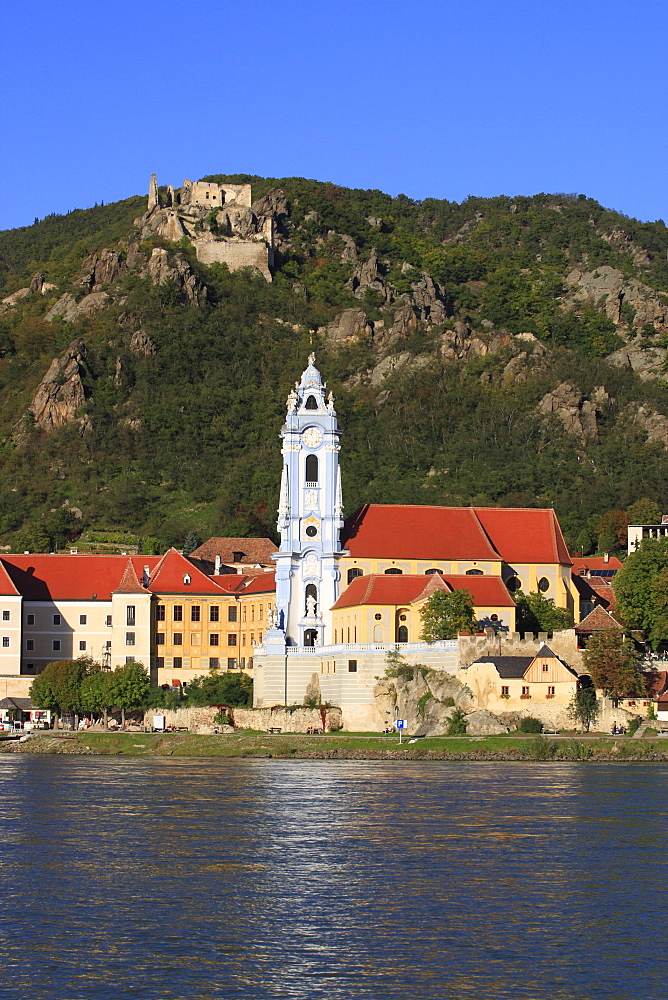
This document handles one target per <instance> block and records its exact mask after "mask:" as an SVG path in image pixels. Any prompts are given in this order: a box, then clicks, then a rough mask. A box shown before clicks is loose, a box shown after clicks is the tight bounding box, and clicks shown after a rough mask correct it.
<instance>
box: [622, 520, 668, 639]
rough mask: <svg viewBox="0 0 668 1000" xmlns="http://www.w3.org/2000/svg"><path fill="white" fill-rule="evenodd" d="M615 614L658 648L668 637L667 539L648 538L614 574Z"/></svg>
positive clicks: (627, 626)
mask: <svg viewBox="0 0 668 1000" xmlns="http://www.w3.org/2000/svg"><path fill="white" fill-rule="evenodd" d="M612 585H613V588H614V591H615V596H616V598H617V610H616V612H615V614H616V615H618V617H619V618H620V620H621V621H622V622H623V624H624V625H625V626H626V628H627V629H633V630H638V631H640V632H642V633H643V636H644V638H645V640H646V641H648V642H650V643H651V644H652V646H653V647H656V646H657V645H658V644H659V643H660V642H665V641H666V640H668V539H664V538H661V539H646V540H645V541H644V542H643V543H642V545H641V546H640V548H639V549H638V551H637V552H632V553H631V555H630V556H629V557H628V559H627V560H626V562H625V563H624V565H623V566H622V568H621V569H620V570H619V572H618V573H616V574H615V576H614V578H613V581H612Z"/></svg>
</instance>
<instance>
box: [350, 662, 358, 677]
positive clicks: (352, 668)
mask: <svg viewBox="0 0 668 1000" xmlns="http://www.w3.org/2000/svg"><path fill="white" fill-rule="evenodd" d="M348 673H349V674H356V673H357V660H348Z"/></svg>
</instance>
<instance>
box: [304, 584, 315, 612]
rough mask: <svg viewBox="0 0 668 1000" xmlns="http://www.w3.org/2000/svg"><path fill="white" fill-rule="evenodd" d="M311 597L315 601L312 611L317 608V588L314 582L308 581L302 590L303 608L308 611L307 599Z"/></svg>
mask: <svg viewBox="0 0 668 1000" xmlns="http://www.w3.org/2000/svg"><path fill="white" fill-rule="evenodd" d="M309 597H312V598H313V600H314V601H315V608H314V609H313V610H314V611H317V610H318V588H317V587H316V585H315V584H314V583H308V584H307V585H306V590H305V592H304V610H305V611H308V599H309Z"/></svg>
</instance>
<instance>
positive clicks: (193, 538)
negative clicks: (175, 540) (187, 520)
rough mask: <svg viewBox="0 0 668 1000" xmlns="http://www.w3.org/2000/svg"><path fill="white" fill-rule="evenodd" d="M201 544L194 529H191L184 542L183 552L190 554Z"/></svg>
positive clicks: (185, 554)
mask: <svg viewBox="0 0 668 1000" xmlns="http://www.w3.org/2000/svg"><path fill="white" fill-rule="evenodd" d="M198 545H199V538H198V537H197V535H196V534H195V532H194V531H189V532H188V534H187V535H186V537H185V539H184V542H183V554H184V556H189V555H190V553H191V552H194V551H195V549H196V548H197V546H198Z"/></svg>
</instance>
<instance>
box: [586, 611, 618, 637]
mask: <svg viewBox="0 0 668 1000" xmlns="http://www.w3.org/2000/svg"><path fill="white" fill-rule="evenodd" d="M621 627H622V626H621V625H620V624H619V622H618V621H617V620H616V619H615V618H613V617H612V615H611V614H610V612H609V611H606V610H605V608H600V607H599V608H594V610H593V611H590V612H589V614H588V615H587V617H586V618H583V619H582V621H581V622H580V624H579V625H576V626H575V631H576V632H601V631H603V629H608V628H617V629H620V628H621Z"/></svg>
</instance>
